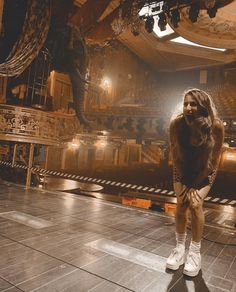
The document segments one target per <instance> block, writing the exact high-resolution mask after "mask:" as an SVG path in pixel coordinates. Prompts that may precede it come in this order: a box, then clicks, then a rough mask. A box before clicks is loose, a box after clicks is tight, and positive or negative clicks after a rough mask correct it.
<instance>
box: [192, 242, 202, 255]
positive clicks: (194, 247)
mask: <svg viewBox="0 0 236 292" xmlns="http://www.w3.org/2000/svg"><path fill="white" fill-rule="evenodd" d="M200 249H201V241H199V242H196V241H192V240H191V242H190V246H189V251H192V252H194V253H200Z"/></svg>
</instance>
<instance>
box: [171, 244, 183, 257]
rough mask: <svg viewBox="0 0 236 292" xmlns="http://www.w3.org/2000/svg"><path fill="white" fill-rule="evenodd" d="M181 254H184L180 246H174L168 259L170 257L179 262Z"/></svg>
mask: <svg viewBox="0 0 236 292" xmlns="http://www.w3.org/2000/svg"><path fill="white" fill-rule="evenodd" d="M183 253H184V249H183V248H182V247H181V246H176V247H175V248H174V249H173V250H172V252H171V254H170V257H172V258H177V257H178V259H177V260H180V258H181V256H182V254H183Z"/></svg>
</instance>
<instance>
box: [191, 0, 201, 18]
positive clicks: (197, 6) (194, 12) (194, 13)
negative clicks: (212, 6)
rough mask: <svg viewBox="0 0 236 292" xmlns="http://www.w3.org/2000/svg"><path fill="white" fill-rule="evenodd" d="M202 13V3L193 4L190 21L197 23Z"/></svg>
mask: <svg viewBox="0 0 236 292" xmlns="http://www.w3.org/2000/svg"><path fill="white" fill-rule="evenodd" d="M199 11H200V1H198V2H195V3H193V4H192V5H191V6H190V9H189V19H190V20H191V21H192V22H196V21H197V18H198V14H199Z"/></svg>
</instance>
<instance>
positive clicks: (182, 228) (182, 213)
mask: <svg viewBox="0 0 236 292" xmlns="http://www.w3.org/2000/svg"><path fill="white" fill-rule="evenodd" d="M187 211H188V205H186V204H183V202H182V199H181V198H178V196H177V206H176V213H175V222H176V243H177V244H176V247H175V248H174V249H173V250H172V252H171V254H170V256H169V257H168V259H167V262H166V267H167V268H169V269H172V270H177V269H178V268H179V267H180V266H181V265H182V264H183V263H184V259H185V240H186V235H187V234H186V225H187Z"/></svg>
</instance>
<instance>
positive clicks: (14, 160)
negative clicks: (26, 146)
mask: <svg viewBox="0 0 236 292" xmlns="http://www.w3.org/2000/svg"><path fill="white" fill-rule="evenodd" d="M17 146H18V144H15V145H14V150H13V157H12V163H11V166H12V167H13V166H14V164H15V163H16V150H17Z"/></svg>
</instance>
